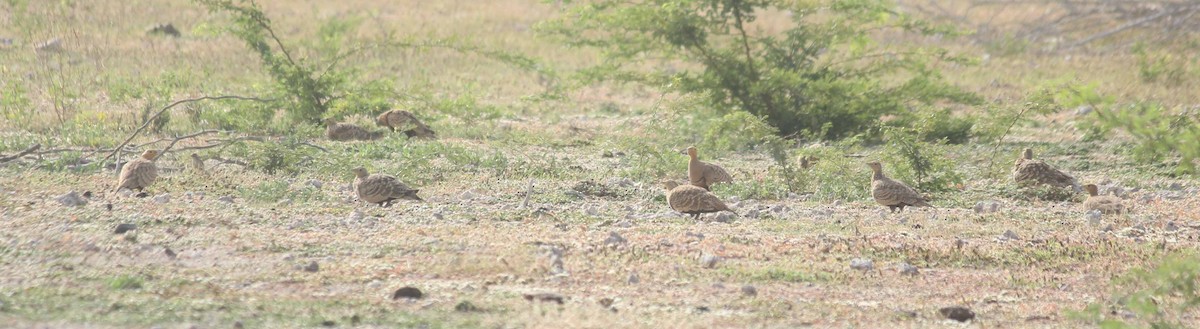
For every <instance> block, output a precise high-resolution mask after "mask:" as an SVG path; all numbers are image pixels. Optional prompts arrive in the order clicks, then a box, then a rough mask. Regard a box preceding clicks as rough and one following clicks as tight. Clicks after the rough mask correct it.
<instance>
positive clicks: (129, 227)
mask: <svg viewBox="0 0 1200 329" xmlns="http://www.w3.org/2000/svg"><path fill="white" fill-rule="evenodd" d="M136 229H137V225H134V224H130V223H123V224H117V229H116V230H114V231H113V232H116V233H117V234H124V233H125V232H129V231H133V230H136Z"/></svg>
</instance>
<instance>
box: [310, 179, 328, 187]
mask: <svg viewBox="0 0 1200 329" xmlns="http://www.w3.org/2000/svg"><path fill="white" fill-rule="evenodd" d="M308 186H312V187H314V188H317V189H320V188H321V187H322V186H325V182H322V181H320V180H318V179H310V180H308Z"/></svg>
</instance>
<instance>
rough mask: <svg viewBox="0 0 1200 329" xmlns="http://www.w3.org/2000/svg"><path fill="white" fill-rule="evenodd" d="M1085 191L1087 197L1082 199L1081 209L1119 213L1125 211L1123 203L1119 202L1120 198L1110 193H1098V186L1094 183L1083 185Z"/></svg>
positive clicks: (1103, 212)
mask: <svg viewBox="0 0 1200 329" xmlns="http://www.w3.org/2000/svg"><path fill="white" fill-rule="evenodd" d="M1083 189H1084V190H1086V191H1087V193H1088V198H1087V200H1084V201H1083V209H1085V210H1087V211H1092V210H1099V211H1100V213H1102V214H1120V213H1124V212H1125V205H1124V204H1121V198H1118V197H1115V196H1111V195H1100V188H1098V187H1096V184H1087V185H1084V186H1083Z"/></svg>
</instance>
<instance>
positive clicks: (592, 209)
mask: <svg viewBox="0 0 1200 329" xmlns="http://www.w3.org/2000/svg"><path fill="white" fill-rule="evenodd" d="M583 212H584V213H587V214H588V216H592V217H600V209H596V207H588V208H587V209H584V211H583Z"/></svg>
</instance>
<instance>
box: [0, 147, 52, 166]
mask: <svg viewBox="0 0 1200 329" xmlns="http://www.w3.org/2000/svg"><path fill="white" fill-rule="evenodd" d="M40 148H42V144H33V145H31V146H29V148H27V149H25V150H24V151H21V153H17V154H15V155H11V156H6V157H2V158H0V163H5V162H9V161H12V160H16V159H20V158H21V157H23V156H26V155H29V153H33V151H37V150H38V149H40Z"/></svg>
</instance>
